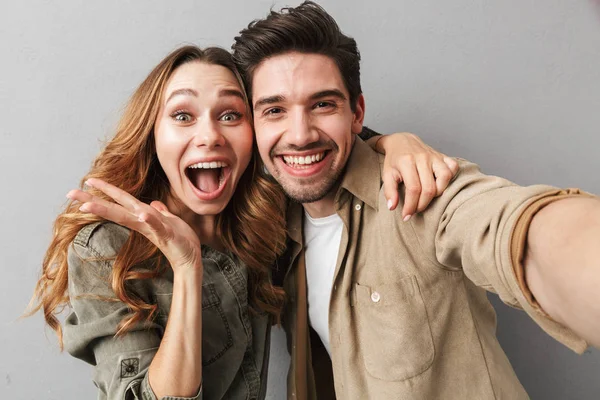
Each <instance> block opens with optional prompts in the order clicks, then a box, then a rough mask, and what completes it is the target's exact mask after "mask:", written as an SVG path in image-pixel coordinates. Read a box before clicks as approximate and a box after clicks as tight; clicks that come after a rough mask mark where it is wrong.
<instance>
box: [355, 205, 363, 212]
mask: <svg viewBox="0 0 600 400" xmlns="http://www.w3.org/2000/svg"><path fill="white" fill-rule="evenodd" d="M361 208H362V207H361V206H360V204H357V205H355V206H354V209H355V210H356V211H360V209H361Z"/></svg>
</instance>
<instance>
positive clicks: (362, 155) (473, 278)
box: [284, 140, 587, 400]
mask: <svg viewBox="0 0 600 400" xmlns="http://www.w3.org/2000/svg"><path fill="white" fill-rule="evenodd" d="M382 163H383V157H381V156H380V155H378V154H376V153H375V152H373V151H372V150H371V149H370V148H369V147H368V146H367V145H365V143H363V142H361V141H360V140H356V143H355V145H354V147H353V150H352V153H351V155H350V158H349V161H348V163H347V165H346V171H345V173H344V176H343V177H342V180H341V184H340V187H339V189H338V191H337V194H336V198H335V208H336V212H337V214H338V215H339V216H340V218H341V219H342V221H343V223H344V230H343V233H342V239H341V243H340V249H339V253H338V259H337V265H336V270H335V276H334V281H333V287H332V291H331V301H330V308H329V341H330V346H331V361H330V359H329V357H328V355H327V353H326V352H325V350H324V348H323V346H322V344H321V343H320V340H319V339H318V336H317V335H314V334H312V333H311V329H310V327H309V321H308V315H307V287H306V275H305V266H304V256H303V254H304V250H303V240H302V226H303V224H302V219H303V215H304V213H303V211H302V206H301V205H300V204H291V206H290V209H289V213H288V230H289V235H290V238H291V240H292V244H291V259H290V263H291V266H292V267H291V268H290V270H289V271H288V273H287V275H286V277H285V279H284V287H285V290H286V292H287V294H288V296H289V297H290V301H289V302H288V303H287V305H286V312H285V314H284V327H285V329H286V332H287V334H288V345H289V349H290V353H291V356H292V360H291V368H290V371H289V375H288V394H289V398H290V399H297V400H306V399H310V400H314V399H316V398H318V399H319V400H323V399H329V398H335V397H336V396H337V398H338V399H343V400H355V399H356V400H364V399H377V400H385V399H394V400H397V399H407V400H408V399H410V400H432V399H444V400H451V399H457V400H465V399H477V400H483V399H510V400H522V399H527V398H528V396H527V393H525V390H524V389H523V387H522V386H521V384H520V383H519V381H518V379H517V377H516V375H515V373H514V371H513V369H512V367H511V365H510V363H509V361H508V358H507V357H506V355H505V354H504V352H503V351H502V348H501V347H500V344H499V343H498V340H497V339H496V315H495V313H494V309H493V307H492V306H491V304H490V302H489V301H488V299H487V296H486V290H489V291H493V292H495V293H497V294H498V295H499V296H500V298H501V299H502V301H504V302H505V303H507V304H509V305H511V306H514V307H519V308H522V309H523V310H525V311H526V312H527V314H529V316H531V317H532V318H533V319H534V320H535V322H537V323H538V324H539V325H540V326H541V327H542V329H544V330H545V331H546V332H547V333H548V334H550V335H552V336H553V337H554V338H555V339H557V340H559V341H560V342H562V343H564V344H565V345H566V346H568V347H570V348H571V349H572V350H574V351H576V352H579V353H581V352H583V351H584V350H585V348H586V346H587V344H586V343H585V342H584V341H583V340H581V339H580V338H578V337H577V336H576V335H575V334H574V333H573V332H571V331H569V330H568V329H566V328H564V327H563V326H561V325H559V324H558V323H556V322H555V321H553V320H552V319H551V318H549V317H548V315H546V314H545V313H544V311H543V310H541V308H540V307H539V305H538V304H537V303H536V302H535V299H533V297H532V296H531V293H530V292H529V290H528V288H527V287H526V285H525V284H524V280H523V279H522V275H523V270H522V265H521V257H522V252H523V248H524V246H523V243H524V242H525V239H526V236H527V235H526V233H527V229H528V226H529V222H530V221H531V218H532V217H533V215H534V214H535V212H536V211H537V210H538V209H539V208H540V207H542V206H543V205H544V204H547V203H548V202H550V201H554V200H558V199H561V198H564V197H567V196H574V195H580V194H577V193H578V191H577V190H568V191H561V190H559V189H556V188H553V187H550V186H542V185H537V186H530V187H521V186H517V185H515V184H513V183H511V182H509V181H507V180H505V179H502V178H498V177H494V176H488V175H484V174H482V173H481V172H480V171H479V168H478V167H477V166H476V165H475V164H472V163H469V162H467V161H465V160H459V165H460V171H459V172H458V174H457V176H456V177H455V179H454V180H453V181H452V182H451V184H450V185H449V186H448V188H447V189H446V191H445V192H444V193H443V194H442V195H441V196H440V197H438V198H436V199H435V200H434V201H433V202H432V203H431V204H430V205H429V208H428V209H427V210H425V211H424V212H422V213H419V214H416V215H414V216H413V217H412V218H411V219H410V220H409V221H408V222H403V221H402V214H401V212H402V211H401V210H402V204H400V205H399V206H398V208H397V209H396V210H394V211H389V210H388V209H387V207H386V199H385V196H384V193H383V190H382V187H381V165H382ZM401 198H403V196H401ZM331 365H332V366H333V368H331Z"/></svg>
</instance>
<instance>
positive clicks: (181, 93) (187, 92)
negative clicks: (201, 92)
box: [165, 88, 198, 104]
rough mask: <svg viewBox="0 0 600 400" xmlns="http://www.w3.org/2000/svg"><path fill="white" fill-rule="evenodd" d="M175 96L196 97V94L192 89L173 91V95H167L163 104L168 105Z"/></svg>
mask: <svg viewBox="0 0 600 400" xmlns="http://www.w3.org/2000/svg"><path fill="white" fill-rule="evenodd" d="M175 96H194V97H198V92H197V91H195V90H194V89H189V88H183V89H177V90H174V91H173V93H171V94H170V95H169V97H168V98H167V101H166V102H165V104H166V103H168V102H169V101H170V100H171V99H172V98H173V97H175Z"/></svg>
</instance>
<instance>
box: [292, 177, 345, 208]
mask: <svg viewBox="0 0 600 400" xmlns="http://www.w3.org/2000/svg"><path fill="white" fill-rule="evenodd" d="M307 186H308V187H307ZM317 186H318V187H317ZM281 187H282V188H283V191H284V192H285V194H286V196H287V197H289V198H290V199H292V200H294V201H295V202H298V203H302V204H305V203H314V202H316V201H319V200H323V199H324V198H325V197H326V196H327V195H328V194H329V193H330V192H331V191H332V190H333V189H334V187H335V182H331V184H329V185H323V184H321V185H287V184H282V185H281Z"/></svg>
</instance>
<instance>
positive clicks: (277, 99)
mask: <svg viewBox="0 0 600 400" xmlns="http://www.w3.org/2000/svg"><path fill="white" fill-rule="evenodd" d="M284 100H285V97H283V96H282V95H275V96H267V97H261V98H260V99H258V100H256V103H254V108H255V109H256V108H259V107H261V106H266V105H269V104H274V103H281V102H282V101H284Z"/></svg>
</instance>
